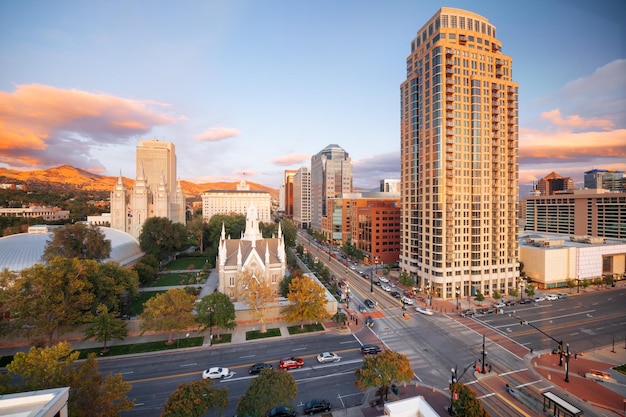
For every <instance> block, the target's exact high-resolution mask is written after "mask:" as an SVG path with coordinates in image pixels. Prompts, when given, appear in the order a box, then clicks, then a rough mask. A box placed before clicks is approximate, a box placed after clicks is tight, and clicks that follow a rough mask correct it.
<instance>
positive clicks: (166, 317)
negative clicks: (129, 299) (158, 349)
mask: <svg viewBox="0 0 626 417" xmlns="http://www.w3.org/2000/svg"><path fill="white" fill-rule="evenodd" d="M195 300H196V297H195V296H193V295H190V294H188V293H187V292H186V291H185V290H184V289H183V288H175V289H170V290H168V291H167V292H164V293H161V294H158V295H156V296H154V297H152V298H151V299H149V300H148V301H146V303H145V305H144V306H145V307H144V310H143V312H142V313H141V314H140V315H139V319H140V320H141V325H140V328H141V331H142V333H143V332H146V331H148V330H153V331H157V332H167V333H168V336H167V343H168V344H172V343H174V341H173V340H172V333H173V332H175V331H181V330H186V329H188V328H189V327H191V326H193V324H194V323H195V320H194V315H193V308H194V303H195Z"/></svg>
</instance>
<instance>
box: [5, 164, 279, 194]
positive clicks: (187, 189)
mask: <svg viewBox="0 0 626 417" xmlns="http://www.w3.org/2000/svg"><path fill="white" fill-rule="evenodd" d="M116 182H117V177H116V176H115V177H111V176H105V175H98V174H93V173H91V172H88V171H85V170H84V169H80V168H74V167H73V166H70V165H61V166H58V167H55V168H50V169H45V170H35V171H18V170H15V169H7V168H0V184H24V185H26V187H27V188H28V189H42V188H59V189H61V188H65V187H68V186H69V187H73V188H78V189H82V190H89V191H112V190H113V187H114V186H115V183H116ZM134 182H135V179H134V178H124V184H125V185H126V187H129V188H130V187H132V186H133V184H134ZM246 183H248V184H249V185H250V189H251V190H261V191H267V192H268V193H270V195H271V196H272V198H273V199H276V200H277V199H278V190H277V189H275V188H270V187H266V186H264V185H261V184H257V183H254V182H250V181H246ZM237 184H239V182H238V181H237V182H215V183H210V182H209V183H202V184H196V183H193V182H189V181H184V180H181V185H182V187H183V192H184V193H185V197H186V198H190V199H199V198H200V195H201V194H202V193H203V192H204V191H207V190H236V189H237Z"/></svg>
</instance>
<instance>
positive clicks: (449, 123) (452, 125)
mask: <svg viewBox="0 0 626 417" xmlns="http://www.w3.org/2000/svg"><path fill="white" fill-rule="evenodd" d="M446 127H454V122H446Z"/></svg>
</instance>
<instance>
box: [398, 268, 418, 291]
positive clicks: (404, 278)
mask: <svg viewBox="0 0 626 417" xmlns="http://www.w3.org/2000/svg"><path fill="white" fill-rule="evenodd" d="M398 280H399V281H400V284H402V285H406V286H407V287H408V286H412V285H413V284H414V283H413V280H412V279H411V276H410V275H409V273H408V272H407V271H402V272H400V275H399V276H398Z"/></svg>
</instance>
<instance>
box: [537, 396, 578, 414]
mask: <svg viewBox="0 0 626 417" xmlns="http://www.w3.org/2000/svg"><path fill="white" fill-rule="evenodd" d="M543 396H544V397H546V398H547V399H549V400H550V401H552V402H553V403H555V404H557V405H558V406H559V407H561V408H562V409H564V410H566V411H567V412H569V413H572V414H573V415H576V414H580V413H582V410H581V409H580V408H578V407H576V406H575V405H573V404H570V403H569V402H567V401H566V400H564V399H563V398H561V397H559V396H558V395H556V394H555V393H553V392H551V391H547V392H544V393H543Z"/></svg>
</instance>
